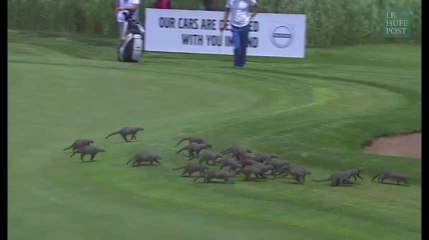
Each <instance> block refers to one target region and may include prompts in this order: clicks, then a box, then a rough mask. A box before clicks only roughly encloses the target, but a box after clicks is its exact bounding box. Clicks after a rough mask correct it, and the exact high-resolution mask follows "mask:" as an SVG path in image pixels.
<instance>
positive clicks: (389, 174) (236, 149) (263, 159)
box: [63, 127, 409, 186]
mask: <svg viewBox="0 0 429 240" xmlns="http://www.w3.org/2000/svg"><path fill="white" fill-rule="evenodd" d="M139 131H143V128H140V127H124V128H122V129H120V130H119V131H116V132H113V133H111V134H109V135H107V136H106V138H109V137H110V136H113V135H116V134H119V135H121V137H122V138H123V139H124V140H125V142H129V141H130V140H136V139H137V138H136V134H137V133H138V132H139ZM130 135H131V138H130V139H128V138H127V137H128V136H130ZM184 141H187V144H186V145H185V146H184V147H182V148H181V149H179V150H178V151H177V152H176V154H179V153H180V152H182V151H187V152H188V156H187V157H188V160H192V159H198V162H197V163H196V162H191V163H189V164H187V165H185V166H182V167H178V168H174V169H173V170H178V169H183V172H182V174H181V176H192V174H193V173H199V176H198V177H197V178H195V179H194V181H196V180H197V179H200V178H204V181H205V182H210V181H211V180H212V179H221V180H224V181H225V182H234V181H233V179H234V177H235V175H237V174H243V175H244V177H245V179H244V180H251V179H252V177H254V178H257V179H265V178H266V175H265V174H268V172H269V173H270V174H271V175H273V178H279V177H286V176H290V177H291V178H292V179H294V180H295V181H297V182H299V183H304V182H305V176H306V175H309V174H311V172H309V171H308V170H306V169H305V167H303V166H299V165H292V164H291V163H289V162H288V161H286V160H280V159H278V156H277V155H276V154H266V153H261V152H253V151H252V150H250V149H247V148H243V147H241V146H238V145H234V146H232V147H230V148H228V149H225V150H223V151H221V152H220V153H212V152H208V151H205V152H202V153H201V151H203V150H205V149H210V148H212V145H211V144H209V143H207V142H206V141H205V140H203V139H201V138H196V137H184V138H182V139H181V140H180V141H179V142H178V143H177V144H176V146H179V145H180V144H181V143H182V142H184ZM93 143H94V141H93V140H90V139H78V140H76V141H74V142H73V143H72V144H71V145H70V146H69V147H67V148H65V149H63V151H65V150H68V149H72V154H71V155H70V157H73V156H74V155H75V154H77V153H79V154H80V159H81V161H83V159H84V157H85V155H90V156H91V159H90V161H94V158H95V155H97V153H99V152H105V150H104V149H102V148H100V147H97V146H95V145H92V144H93ZM228 153H229V154H231V157H229V158H226V157H225V155H226V154H228ZM161 159H162V158H161V157H160V156H158V155H157V154H154V153H138V154H135V155H134V156H133V157H132V158H131V159H129V160H128V162H127V163H126V164H127V165H128V164H129V163H131V166H132V167H137V166H140V165H142V164H143V163H145V162H147V163H149V164H153V163H157V164H160V162H159V161H158V160H161ZM203 163H205V164H206V165H207V166H205V165H203ZM216 164H220V165H219V169H210V168H209V167H208V166H214V165H216ZM224 168H228V169H224ZM362 171H363V168H362V167H358V168H353V169H347V170H343V171H338V172H334V173H333V174H332V175H331V176H330V177H328V178H326V179H323V180H313V181H314V182H325V181H330V186H339V185H342V184H350V183H352V181H350V179H351V178H353V179H354V181H356V180H357V178H359V179H361V180H363V178H362V177H361V176H360V174H361V172H362ZM375 179H377V180H378V181H379V182H382V183H383V182H384V180H386V179H390V180H393V181H395V182H396V184H399V183H401V182H403V183H406V184H408V182H407V181H408V179H409V177H408V176H406V175H405V174H403V173H400V172H395V171H383V172H380V173H378V174H376V175H375V176H374V177H373V178H372V181H374V180H375Z"/></svg>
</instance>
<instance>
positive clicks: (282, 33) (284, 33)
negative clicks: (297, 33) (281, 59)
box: [271, 26, 293, 48]
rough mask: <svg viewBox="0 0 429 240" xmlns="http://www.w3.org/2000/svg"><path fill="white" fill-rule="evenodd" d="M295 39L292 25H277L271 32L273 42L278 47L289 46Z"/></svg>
mask: <svg viewBox="0 0 429 240" xmlns="http://www.w3.org/2000/svg"><path fill="white" fill-rule="evenodd" d="M292 41H293V34H292V29H291V27H286V26H279V27H276V28H275V29H274V31H273V33H272V34H271V42H272V43H273V44H274V46H276V47H278V48H287V47H289V45H290V44H291V43H292Z"/></svg>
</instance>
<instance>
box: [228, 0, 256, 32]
mask: <svg viewBox="0 0 429 240" xmlns="http://www.w3.org/2000/svg"><path fill="white" fill-rule="evenodd" d="M257 3H258V2H257V1H256V0H227V1H226V7H227V8H229V9H230V12H231V24H232V25H233V26H235V27H244V26H246V25H247V24H249V23H250V16H251V13H250V7H251V6H252V7H253V6H255V4H257Z"/></svg>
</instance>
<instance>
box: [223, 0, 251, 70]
mask: <svg viewBox="0 0 429 240" xmlns="http://www.w3.org/2000/svg"><path fill="white" fill-rule="evenodd" d="M225 7H226V10H225V14H224V17H223V23H222V26H221V29H220V30H221V31H224V30H225V29H226V26H227V20H228V18H229V15H230V14H231V21H230V22H231V32H232V40H233V43H234V66H235V67H239V68H242V67H244V65H246V53H247V45H248V44H249V31H250V20H252V19H253V18H254V17H255V16H256V14H258V12H259V9H260V5H259V3H258V2H257V1H256V0H227V1H226V6H225Z"/></svg>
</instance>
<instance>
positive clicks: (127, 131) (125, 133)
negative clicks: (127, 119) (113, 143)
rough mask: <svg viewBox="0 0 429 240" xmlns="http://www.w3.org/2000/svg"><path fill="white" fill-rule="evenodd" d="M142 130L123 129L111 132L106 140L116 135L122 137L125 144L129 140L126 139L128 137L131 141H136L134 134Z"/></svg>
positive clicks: (136, 128)
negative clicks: (129, 136)
mask: <svg viewBox="0 0 429 240" xmlns="http://www.w3.org/2000/svg"><path fill="white" fill-rule="evenodd" d="M143 130H144V129H143V128H141V127H124V128H122V129H121V130H119V131H117V132H113V133H111V134H109V135H107V137H106V138H109V137H110V136H113V135H116V134H120V135H121V136H122V138H123V139H124V140H125V142H129V140H128V139H127V136H128V135H131V139H130V140H133V139H137V137H136V134H137V133H138V132H139V131H143Z"/></svg>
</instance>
